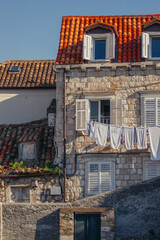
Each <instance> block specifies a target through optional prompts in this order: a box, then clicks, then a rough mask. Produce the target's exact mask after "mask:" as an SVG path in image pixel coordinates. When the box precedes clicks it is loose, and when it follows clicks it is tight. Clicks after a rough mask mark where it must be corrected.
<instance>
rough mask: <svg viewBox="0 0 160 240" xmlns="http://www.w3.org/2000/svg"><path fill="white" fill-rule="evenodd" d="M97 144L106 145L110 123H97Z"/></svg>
mask: <svg viewBox="0 0 160 240" xmlns="http://www.w3.org/2000/svg"><path fill="white" fill-rule="evenodd" d="M95 131H96V133H95V135H96V144H97V145H100V146H103V147H105V146H106V143H107V136H108V125H106V124H103V123H96V129H95Z"/></svg>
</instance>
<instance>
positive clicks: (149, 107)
mask: <svg viewBox="0 0 160 240" xmlns="http://www.w3.org/2000/svg"><path fill="white" fill-rule="evenodd" d="M144 126H145V127H153V126H156V98H145V101H144Z"/></svg>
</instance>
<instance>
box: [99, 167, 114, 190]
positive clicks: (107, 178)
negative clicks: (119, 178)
mask: <svg viewBox="0 0 160 240" xmlns="http://www.w3.org/2000/svg"><path fill="white" fill-rule="evenodd" d="M100 185H101V187H100V190H101V193H102V192H107V191H110V190H111V189H112V186H111V164H110V163H104V164H101V172H100Z"/></svg>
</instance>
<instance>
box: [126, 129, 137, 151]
mask: <svg viewBox="0 0 160 240" xmlns="http://www.w3.org/2000/svg"><path fill="white" fill-rule="evenodd" d="M123 131H124V144H125V148H126V149H127V150H132V149H133V148H134V127H124V128H123Z"/></svg>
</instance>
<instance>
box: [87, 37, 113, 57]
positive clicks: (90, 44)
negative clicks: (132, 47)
mask: <svg viewBox="0 0 160 240" xmlns="http://www.w3.org/2000/svg"><path fill="white" fill-rule="evenodd" d="M85 36H86V40H85ZM87 38H88V39H87ZM95 40H106V52H105V59H95ZM86 42H87V43H86ZM115 44H116V40H115V33H101V34H96V33H94V34H93V33H91V34H86V35H85V34H84V35H83V59H84V60H89V61H90V62H108V61H110V60H111V59H114V58H115ZM111 48H112V49H111ZM84 49H85V50H84ZM86 49H87V50H86ZM84 51H86V53H84Z"/></svg>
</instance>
